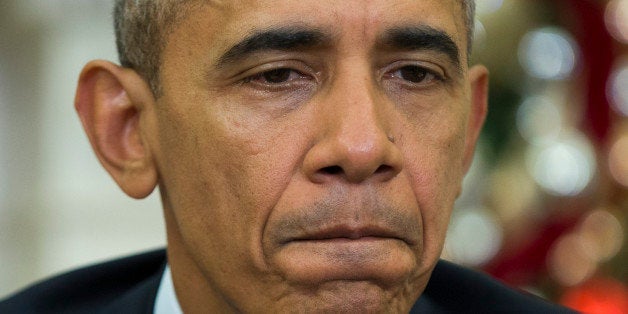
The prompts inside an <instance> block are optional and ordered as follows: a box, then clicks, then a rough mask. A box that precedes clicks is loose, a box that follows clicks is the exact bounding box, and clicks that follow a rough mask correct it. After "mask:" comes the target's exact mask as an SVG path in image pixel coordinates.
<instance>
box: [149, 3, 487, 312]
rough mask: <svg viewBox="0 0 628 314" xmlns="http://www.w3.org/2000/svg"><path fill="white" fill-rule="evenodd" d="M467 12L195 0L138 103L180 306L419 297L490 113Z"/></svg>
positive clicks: (376, 306)
mask: <svg viewBox="0 0 628 314" xmlns="http://www.w3.org/2000/svg"><path fill="white" fill-rule="evenodd" d="M463 15H464V13H463V12H462V8H461V5H460V1H454V0H450V1H443V0H421V1H418V0H407V1H406V0H398V1H390V0H374V1H353V0H345V1H333V0H329V1H327V0H324V1H301V0H281V1H272V0H267V1H210V3H208V4H202V5H198V6H196V7H194V9H192V10H190V12H189V14H188V15H186V16H185V18H184V19H183V20H182V21H181V22H180V23H178V24H177V25H176V27H175V28H174V30H173V31H172V32H171V33H170V34H169V36H168V44H167V46H166V47H165V50H164V54H163V64H162V68H161V72H160V75H161V83H162V87H163V96H162V97H160V98H159V99H158V101H157V103H156V104H155V106H154V108H152V109H151V110H149V111H148V114H147V115H146V116H144V117H142V119H145V120H146V125H149V126H150V131H149V132H148V134H150V136H149V147H150V149H151V153H152V155H153V156H154V160H155V162H156V164H157V168H158V172H159V177H160V188H161V193H162V197H163V201H164V207H165V208H164V209H165V214H166V221H167V228H168V245H169V259H170V264H171V267H172V271H173V274H174V279H175V287H176V290H177V294H178V295H179V299H180V300H181V303H182V306H183V308H184V310H185V309H186V306H187V305H186V304H188V303H193V301H190V300H195V299H199V298H201V299H205V300H196V301H201V302H205V304H211V305H215V306H220V307H223V309H226V308H230V309H235V310H241V311H245V312H249V311H254V312H255V311H259V310H260V309H263V310H264V311H270V312H277V311H289V312H290V311H298V312H307V311H308V309H310V310H311V309H316V310H325V309H333V310H338V311H339V310H342V309H350V310H357V311H362V310H364V311H376V310H380V311H381V310H384V311H407V310H408V309H409V307H410V306H411V305H412V303H413V302H414V301H415V300H416V298H417V297H418V295H419V294H420V293H421V291H422V290H423V289H424V287H425V285H426V283H427V280H428V278H429V275H430V273H431V270H432V269H433V267H434V265H435V263H436V261H437V259H438V257H439V255H440V252H441V248H442V245H443V241H444V236H445V231H446V227H447V224H448V220H449V216H450V212H451V209H452V205H453V202H454V199H455V198H456V196H457V194H458V193H459V190H460V183H461V180H462V177H463V175H464V173H465V171H466V167H467V166H468V163H469V160H470V156H471V155H472V147H473V143H474V141H475V136H476V135H477V129H478V128H479V124H481V122H478V121H477V120H478V119H479V120H481V117H480V116H481V114H476V111H478V109H474V107H473V105H472V104H471V103H472V101H471V100H470V99H471V98H472V96H471V94H472V93H471V89H472V85H471V83H470V80H469V73H470V72H469V69H468V68H467V66H466V63H467V60H466V58H467V57H466V54H465V51H466V30H465V28H464V25H463V23H464V21H463V18H462V17H463ZM469 125H472V127H469ZM201 292H202V293H201ZM197 303H198V302H197Z"/></svg>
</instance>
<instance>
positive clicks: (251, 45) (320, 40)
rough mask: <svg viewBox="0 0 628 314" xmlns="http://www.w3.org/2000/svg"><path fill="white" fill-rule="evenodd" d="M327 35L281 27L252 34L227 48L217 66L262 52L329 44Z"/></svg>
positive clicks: (315, 31)
mask: <svg viewBox="0 0 628 314" xmlns="http://www.w3.org/2000/svg"><path fill="white" fill-rule="evenodd" d="M330 41H331V40H330V38H329V36H328V35H326V34H325V33H323V32H322V31H319V30H312V29H305V28H299V27H281V28H274V29H267V30H261V31H256V32H253V33H252V34H250V35H248V36H247V37H245V38H244V39H243V40H241V41H240V42H238V43H237V44H235V45H234V46H232V47H231V48H229V50H227V52H225V53H224V54H223V55H222V56H221V57H220V58H219V59H218V63H217V64H218V66H219V67H221V66H225V65H227V64H232V63H236V62H237V61H240V60H243V59H245V58H246V57H248V56H250V55H252V54H255V53H259V52H264V51H272V50H280V51H282V50H283V51H288V50H292V49H297V48H300V49H305V48H313V47H318V46H322V45H323V44H324V43H328V42H330Z"/></svg>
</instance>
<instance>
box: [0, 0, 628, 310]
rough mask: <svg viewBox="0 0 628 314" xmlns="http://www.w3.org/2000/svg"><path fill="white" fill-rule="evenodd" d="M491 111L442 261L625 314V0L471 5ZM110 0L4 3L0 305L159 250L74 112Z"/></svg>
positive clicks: (106, 29)
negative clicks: (102, 265)
mask: <svg viewBox="0 0 628 314" xmlns="http://www.w3.org/2000/svg"><path fill="white" fill-rule="evenodd" d="M477 6H478V16H477V18H478V21H477V27H476V42H475V46H474V57H473V59H474V62H478V63H483V64H486V65H487V66H488V67H489V69H490V71H491V92H490V105H489V107H490V110H489V111H490V114H489V116H488V121H487V125H486V127H485V129H484V132H483V135H482V139H481V143H480V145H479V147H478V150H477V154H476V160H475V162H474V164H473V167H472V169H471V172H470V174H469V175H468V176H467V178H466V179H465V189H464V193H463V195H462V196H461V198H460V199H459V201H458V202H457V204H456V209H455V211H454V214H453V219H452V222H451V227H450V231H449V235H448V239H447V242H446V246H445V250H444V252H443V257H444V258H446V259H450V260H453V261H456V262H458V263H461V264H464V265H467V266H469V267H473V268H477V269H481V270H483V271H486V272H488V273H490V274H492V275H493V276H495V277H497V278H500V279H501V280H503V281H504V282H506V283H508V284H510V285H512V286H516V287H519V288H521V289H525V290H527V291H530V292H532V293H534V294H537V295H540V296H542V297H545V298H548V299H550V300H553V301H556V302H560V303H563V304H565V305H568V306H570V307H573V308H576V309H580V310H583V311H586V312H588V313H628V284H627V282H628V244H627V243H626V238H627V228H628V0H612V1H607V0H552V1H550V0H477ZM110 11H111V1H104V0H103V1H93V0H84V1H78V0H46V1H40V0H20V1H18V0H0V269H1V271H0V298H1V297H3V296H6V295H8V294H10V293H12V292H14V291H15V290H17V289H19V288H21V287H23V286H25V285H27V284H28V283H31V282H33V281H35V280H37V279H40V278H42V277H45V276H48V275H51V274H55V273H58V272H60V271H64V270H68V269H71V268H74V267H77V266H80V265H85V264H87V263H92V262H97V261H102V260H104V259H108V258H112V257H117V256H121V255H125V254H130V253H133V252H138V251H142V250H147V249H151V248H155V247H160V246H163V245H164V243H165V237H164V227H163V222H162V220H161V206H160V204H159V200H158V198H157V195H156V194H155V193H154V194H153V195H152V196H150V197H149V198H148V199H147V200H142V201H135V200H132V199H129V198H128V197H126V196H125V195H124V194H123V193H122V192H121V191H119V189H118V188H117V186H116V185H115V184H114V182H113V180H111V179H110V178H109V177H108V175H107V174H106V173H105V171H104V170H103V169H102V168H101V167H100V165H99V164H98V161H97V160H96V158H95V156H94V155H93V153H92V151H91V148H90V147H89V143H88V141H87V139H86V137H85V136H84V135H83V132H82V130H81V126H80V123H79V120H78V118H77V117H76V115H75V113H74V110H73V106H72V105H73V97H74V89H75V86H76V78H77V76H78V74H79V72H80V70H81V67H82V66H83V65H84V64H85V63H86V62H87V61H89V60H91V59H94V58H102V59H109V60H117V57H116V53H115V46H114V36H113V29H112V26H111V25H112V21H111V15H110Z"/></svg>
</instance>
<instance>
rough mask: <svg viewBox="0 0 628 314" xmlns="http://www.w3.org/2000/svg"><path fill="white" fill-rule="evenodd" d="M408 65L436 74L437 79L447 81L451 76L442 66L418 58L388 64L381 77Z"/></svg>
mask: <svg viewBox="0 0 628 314" xmlns="http://www.w3.org/2000/svg"><path fill="white" fill-rule="evenodd" d="M408 66H414V67H418V68H421V69H423V70H425V71H426V72H428V73H430V74H432V75H434V76H435V77H436V78H437V79H439V80H441V81H446V80H448V78H449V76H448V75H447V72H446V71H445V70H444V69H443V68H442V67H440V66H438V65H436V64H434V63H431V62H425V61H416V60H400V61H395V62H393V63H391V64H389V65H388V66H386V67H385V68H384V69H382V71H381V74H380V77H384V76H386V75H388V74H389V73H393V72H395V71H398V70H400V69H402V68H404V67H408Z"/></svg>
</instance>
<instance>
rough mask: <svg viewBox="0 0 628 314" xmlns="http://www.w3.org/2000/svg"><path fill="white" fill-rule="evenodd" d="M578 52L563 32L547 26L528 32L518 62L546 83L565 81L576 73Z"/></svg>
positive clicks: (522, 41)
mask: <svg viewBox="0 0 628 314" xmlns="http://www.w3.org/2000/svg"><path fill="white" fill-rule="evenodd" d="M578 55H579V53H578V50H577V48H576V44H575V42H574V40H573V39H572V37H571V36H570V35H569V34H568V33H567V32H565V31H564V30H562V29H559V28H555V27H545V28H540V29H537V30H534V31H531V32H529V33H527V34H526V35H525V36H524V37H523V39H522V40H521V44H520V45H519V62H520V63H521V65H522V67H523V69H524V70H525V71H526V72H527V73H528V75H530V76H532V77H535V78H539V79H545V80H562V79H566V78H568V77H569V76H570V75H571V74H572V73H573V71H574V69H575V67H576V64H577V59H578V57H577V56H578Z"/></svg>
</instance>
